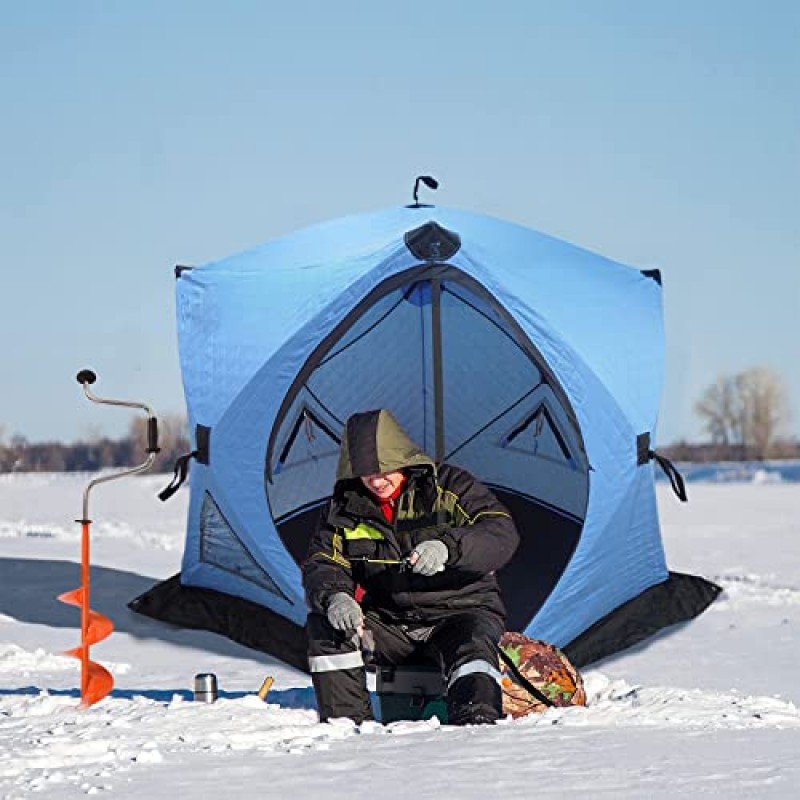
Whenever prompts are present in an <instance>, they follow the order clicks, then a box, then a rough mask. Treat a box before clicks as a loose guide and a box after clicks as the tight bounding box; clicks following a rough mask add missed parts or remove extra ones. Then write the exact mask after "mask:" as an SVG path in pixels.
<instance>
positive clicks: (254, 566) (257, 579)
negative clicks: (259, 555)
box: [200, 492, 287, 599]
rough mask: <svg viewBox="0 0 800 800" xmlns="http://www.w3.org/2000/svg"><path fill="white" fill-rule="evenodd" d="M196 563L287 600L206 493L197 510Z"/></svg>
mask: <svg viewBox="0 0 800 800" xmlns="http://www.w3.org/2000/svg"><path fill="white" fill-rule="evenodd" d="M200 561H202V562H204V563H206V564H211V565H213V566H215V567H217V568H218V569H222V570H225V572H229V573H231V574H232V575H236V576H237V577H239V578H244V579H245V580H247V581H250V582H251V583H254V584H256V585H257V586H260V587H261V588H262V589H266V590H267V591H268V592H272V594H276V595H278V596H279V597H282V598H284V599H287V598H286V595H284V593H283V592H282V591H281V590H280V589H279V588H278V586H277V584H276V583H275V581H273V580H272V578H271V577H270V576H269V575H268V574H267V572H266V571H265V570H264V569H263V568H262V567H261V565H260V564H259V563H258V562H257V561H256V560H255V558H253V555H252V554H251V553H250V551H249V550H248V549H247V547H245V545H244V544H243V543H242V541H241V540H240V539H239V537H238V536H237V535H236V533H235V532H234V530H233V528H231V526H230V524H229V523H228V520H226V519H225V517H224V516H223V514H222V512H221V511H220V510H219V506H218V505H217V504H216V502H215V501H214V498H213V497H211V495H210V494H209V493H208V492H206V494H205V496H204V498H203V507H202V508H201V510H200Z"/></svg>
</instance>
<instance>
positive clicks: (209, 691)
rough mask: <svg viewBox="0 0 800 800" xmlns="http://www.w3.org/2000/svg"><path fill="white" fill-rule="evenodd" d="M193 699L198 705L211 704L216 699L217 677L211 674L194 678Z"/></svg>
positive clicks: (206, 673)
mask: <svg viewBox="0 0 800 800" xmlns="http://www.w3.org/2000/svg"><path fill="white" fill-rule="evenodd" d="M194 699H195V700H197V701H198V702H200V703H213V702H214V701H215V700H216V699H217V676H216V675H215V674H214V673H213V672H199V673H198V674H197V675H195V676H194Z"/></svg>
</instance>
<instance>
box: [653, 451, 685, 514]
mask: <svg viewBox="0 0 800 800" xmlns="http://www.w3.org/2000/svg"><path fill="white" fill-rule="evenodd" d="M648 455H649V457H650V458H651V459H655V461H656V463H657V464H658V466H659V467H661V469H663V470H664V474H665V475H666V476H667V477H668V478H669V482H670V484H671V485H672V491H673V492H675V494H676V495H678V499H679V500H680V501H681V502H683V503H685V502H686V501H687V500H688V499H689V497H688V495H687V494H686V484H685V483H684V482H683V476H682V475H681V474H680V472H678V470H677V468H676V467H675V465H674V464H673V463H672V462H671V461H670V460H669V459H668V458H667V457H666V456H662V455H659V454H658V453H656V451H655V450H650V452H649V453H648Z"/></svg>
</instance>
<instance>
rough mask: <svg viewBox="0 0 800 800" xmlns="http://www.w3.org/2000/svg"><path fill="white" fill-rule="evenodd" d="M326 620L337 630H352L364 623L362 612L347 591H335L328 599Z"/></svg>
mask: <svg viewBox="0 0 800 800" xmlns="http://www.w3.org/2000/svg"><path fill="white" fill-rule="evenodd" d="M328 622H330V624H331V625H333V627H334V628H336V630H337V631H354V630H357V629H358V628H360V627H361V626H362V625H363V624H364V613H363V612H362V611H361V606H360V605H359V604H358V603H356V601H355V600H354V599H353V598H352V597H350V595H349V594H347V592H336V594H333V595H331V599H330V600H329V601H328Z"/></svg>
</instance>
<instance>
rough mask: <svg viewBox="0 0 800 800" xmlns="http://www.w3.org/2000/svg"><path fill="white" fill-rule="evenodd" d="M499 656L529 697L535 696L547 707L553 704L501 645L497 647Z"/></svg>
mask: <svg viewBox="0 0 800 800" xmlns="http://www.w3.org/2000/svg"><path fill="white" fill-rule="evenodd" d="M497 652H498V653H499V654H500V658H501V659H502V660H503V663H504V664H505V665H506V666H507V667H508V671H509V672H510V673H511V674H512V675H513V676H514V677H515V678H516V679H517V681H518V682H519V684H520V686H522V688H523V689H525V691H526V692H528V694H530V696H531V697H534V698H536V699H537V700H538V701H539V702H540V703H544V704H545V705H546V706H548V707H549V708H552V707H553V706H555V703H554V702H553V701H552V700H551V699H550V698H549V697H548V696H547V695H546V694H543V693H542V692H540V691H539V690H538V689H537V688H536V687H535V686H534V685H533V684H532V683H531V682H530V681H529V680H528V679H527V678H526V677H525V676H524V675H523V674H522V673H521V672H520V671H519V670H518V669H517V666H516V664H515V663H514V662H513V661H512V660H511V656H509V655H508V653H506V652H505V650H503V648H502V647H498V648H497Z"/></svg>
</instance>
